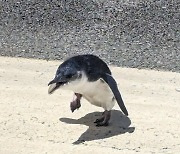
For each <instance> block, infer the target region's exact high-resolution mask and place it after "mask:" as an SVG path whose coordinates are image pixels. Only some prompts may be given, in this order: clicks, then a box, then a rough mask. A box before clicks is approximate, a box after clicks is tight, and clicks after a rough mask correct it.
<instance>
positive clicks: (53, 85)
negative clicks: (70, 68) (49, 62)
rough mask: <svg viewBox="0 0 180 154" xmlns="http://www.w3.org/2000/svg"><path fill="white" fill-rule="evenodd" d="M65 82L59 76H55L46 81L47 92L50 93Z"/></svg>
mask: <svg viewBox="0 0 180 154" xmlns="http://www.w3.org/2000/svg"><path fill="white" fill-rule="evenodd" d="M66 82H68V81H67V80H63V79H60V78H59V76H57V77H55V78H54V79H53V80H52V81H50V82H49V83H48V86H49V89H48V94H52V93H53V92H54V91H55V90H57V89H58V88H59V87H60V86H62V85H64V84H65V83H66Z"/></svg>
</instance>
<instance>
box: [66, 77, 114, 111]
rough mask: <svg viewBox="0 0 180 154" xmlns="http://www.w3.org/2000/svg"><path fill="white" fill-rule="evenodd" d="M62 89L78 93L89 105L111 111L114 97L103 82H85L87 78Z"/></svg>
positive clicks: (100, 80)
mask: <svg viewBox="0 0 180 154" xmlns="http://www.w3.org/2000/svg"><path fill="white" fill-rule="evenodd" d="M63 89H68V90H72V91H74V92H75V93H80V94H82V95H83V97H84V98H85V99H86V100H88V101H89V102H90V103H91V104H93V105H96V106H99V107H102V108H104V109H105V110H111V109H112V108H113V107H114V104H115V100H114V99H113V98H114V95H113V93H112V91H111V89H110V88H109V86H108V85H107V83H106V82H105V81H102V79H99V80H97V81H95V82H89V81H87V78H86V77H85V78H82V79H81V80H80V81H75V82H74V83H73V82H72V83H70V84H69V85H67V86H64V88H63Z"/></svg>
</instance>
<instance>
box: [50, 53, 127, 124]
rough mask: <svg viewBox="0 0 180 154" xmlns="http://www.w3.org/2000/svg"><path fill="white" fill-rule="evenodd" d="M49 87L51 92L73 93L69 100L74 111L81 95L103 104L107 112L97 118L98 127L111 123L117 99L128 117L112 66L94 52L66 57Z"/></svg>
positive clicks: (92, 102) (93, 102)
mask: <svg viewBox="0 0 180 154" xmlns="http://www.w3.org/2000/svg"><path fill="white" fill-rule="evenodd" d="M48 86H49V89H48V93H49V94H52V93H53V92H54V91H55V90H57V89H59V88H60V89H66V90H72V91H73V92H74V99H73V101H72V102H71V103H70V108H71V111H72V112H74V110H76V109H79V108H80V107H81V103H80V100H81V98H82V97H83V98H85V99H86V100H87V101H89V102H90V103H91V104H93V105H95V106H98V107H102V108H103V109H104V112H103V114H102V117H100V118H99V119H96V120H95V122H94V123H96V126H107V125H108V124H109V120H110V117H111V110H112V108H113V107H114V105H115V102H117V103H118V105H119V107H120V108H121V110H122V112H123V113H124V114H125V115H127V116H128V111H127V109H126V107H125V105H124V102H123V100H122V97H121V94H120V92H119V90H118V87H117V83H116V81H115V79H114V78H113V77H112V74H111V71H110V69H109V67H108V66H107V64H106V63H105V62H104V61H103V60H102V59H100V58H99V57H97V56H95V55H92V54H86V55H77V56H74V57H71V58H69V59H67V60H65V61H64V62H63V63H62V64H61V65H60V66H59V67H58V69H57V71H56V74H55V78H54V79H53V80H52V81H50V82H49V84H48Z"/></svg>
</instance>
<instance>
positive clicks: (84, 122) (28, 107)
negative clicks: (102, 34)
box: [0, 57, 180, 154]
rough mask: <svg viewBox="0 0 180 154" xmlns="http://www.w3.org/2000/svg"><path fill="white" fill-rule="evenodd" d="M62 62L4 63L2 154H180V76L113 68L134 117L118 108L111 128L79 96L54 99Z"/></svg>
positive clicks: (0, 73)
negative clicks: (74, 107) (53, 83)
mask: <svg viewBox="0 0 180 154" xmlns="http://www.w3.org/2000/svg"><path fill="white" fill-rule="evenodd" d="M59 63H60V62H58V61H43V60H33V59H22V58H7V57H0V81H1V82H0V153H1V154H21V153H23V154H24V153H26V154H29V153H33V154H34V153H37V154H38V153H39V154H56V153H57V154H59V153H61V154H63V153H65V154H71V153H73V154H76V153H78V154H81V153H82V154H84V153H95V152H97V153H127V154H131V153H138V152H139V153H146V154H147V153H163V154H164V153H173V154H174V153H179V152H180V128H179V127H180V120H179V119H180V73H172V72H160V71H152V70H138V69H130V68H119V67H113V66H111V69H112V72H113V76H114V77H115V79H116V80H117V82H118V86H119V89H120V91H121V94H122V96H123V99H124V102H125V104H126V107H127V109H128V111H129V116H128V117H126V116H124V115H123V114H122V113H121V111H120V109H119V107H118V105H117V104H116V105H115V107H114V110H113V111H112V118H111V121H110V125H109V126H108V127H96V126H95V124H94V123H93V121H94V120H95V119H96V118H97V117H98V116H100V115H101V112H102V111H103V110H102V109H101V108H98V107H96V106H92V105H91V104H90V103H88V102H87V101H86V100H84V99H83V100H82V106H81V108H80V109H79V110H78V111H75V112H74V113H71V111H70V101H71V100H72V98H73V92H71V91H63V90H58V91H57V92H55V93H54V94H53V95H48V93H47V90H48V86H47V84H48V82H49V81H50V80H51V79H52V78H53V77H54V73H55V71H56V69H57V67H58V65H59Z"/></svg>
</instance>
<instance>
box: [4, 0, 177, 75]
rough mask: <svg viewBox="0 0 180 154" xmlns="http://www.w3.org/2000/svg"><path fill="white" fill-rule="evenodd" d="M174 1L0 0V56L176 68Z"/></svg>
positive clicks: (151, 67) (175, 14)
mask: <svg viewBox="0 0 180 154" xmlns="http://www.w3.org/2000/svg"><path fill="white" fill-rule="evenodd" d="M179 8H180V1H179V0H173V1H172V0H146V1H143V0H134V1H132V0H43V1H42V0H17V1H12V0H7V1H5V0H0V55H2V56H13V57H26V58H40V59H46V60H49V59H51V60H52V59H56V60H59V59H63V58H65V57H69V56H72V55H76V54H84V53H92V54H95V55H98V56H100V57H101V58H102V59H103V60H105V61H106V62H107V63H108V64H113V65H117V66H121V67H132V68H149V69H157V70H168V71H176V72H180V42H179V38H180V25H179V24H180V10H179Z"/></svg>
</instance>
